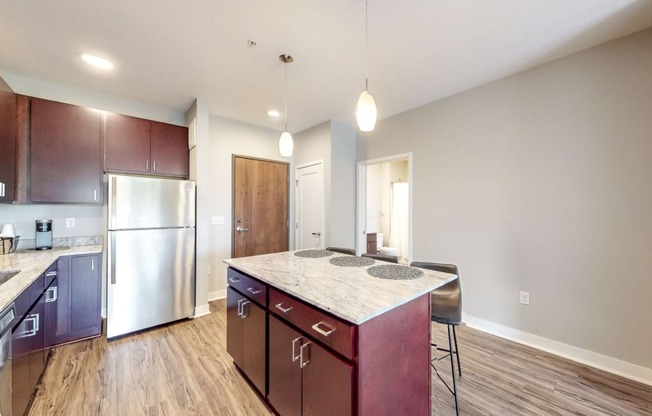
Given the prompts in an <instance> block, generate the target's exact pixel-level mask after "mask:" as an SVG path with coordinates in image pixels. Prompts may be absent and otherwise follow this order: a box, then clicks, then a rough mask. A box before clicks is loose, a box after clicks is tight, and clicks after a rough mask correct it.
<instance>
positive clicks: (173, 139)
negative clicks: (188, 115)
mask: <svg viewBox="0 0 652 416" xmlns="http://www.w3.org/2000/svg"><path fill="white" fill-rule="evenodd" d="M151 137H152V147H151V150H152V173H156V174H158V175H172V176H181V177H184V178H187V177H188V173H189V168H188V128H187V127H182V126H175V125H172V124H165V123H157V122H152V136H151Z"/></svg>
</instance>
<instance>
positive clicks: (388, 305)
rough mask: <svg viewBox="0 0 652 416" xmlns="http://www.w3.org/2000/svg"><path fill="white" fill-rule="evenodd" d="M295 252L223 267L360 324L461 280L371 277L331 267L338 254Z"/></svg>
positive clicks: (430, 274)
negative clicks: (311, 255) (307, 255)
mask: <svg viewBox="0 0 652 416" xmlns="http://www.w3.org/2000/svg"><path fill="white" fill-rule="evenodd" d="M294 253H295V252H293V251H287V252H283V253H275V254H265V255H261V256H252V257H241V258H237V259H229V260H224V262H225V263H226V264H228V265H229V266H231V267H233V268H235V269H238V270H240V271H242V272H244V273H247V274H249V275H251V276H253V277H255V278H257V279H259V280H261V281H263V282H265V283H268V284H269V285H270V286H273V287H276V288H278V289H280V290H282V291H284V292H286V293H289V294H290V295H293V296H295V297H297V298H299V299H301V300H303V301H305V302H307V303H309V304H311V305H314V306H316V307H318V308H320V309H322V310H325V311H328V312H330V313H332V314H333V315H335V316H338V317H340V318H342V319H344V320H346V321H348V322H351V323H354V324H358V325H359V324H361V323H363V322H365V321H367V320H369V319H371V318H373V317H375V316H378V315H381V314H382V313H384V312H387V311H389V310H391V309H393V308H396V307H397V306H400V305H402V304H405V303H407V302H409V301H411V300H413V299H416V298H418V297H419V296H422V295H424V294H426V293H429V292H431V291H432V290H434V289H436V288H438V287H440V286H443V285H444V284H446V283H448V282H450V281H451V280H454V279H456V278H457V276H455V275H453V274H448V273H441V272H435V271H432V270H425V269H421V270H423V276H422V277H420V278H418V279H414V280H386V279H379V278H377V277H373V276H370V275H369V274H368V273H367V268H369V267H370V266H364V267H342V266H337V265H334V264H331V263H330V261H329V260H330V259H331V258H333V257H337V256H343V255H342V254H339V253H334V254H333V256H329V257H321V258H305V257H298V256H295V255H294ZM344 256H346V255H344ZM379 264H389V263H385V262H381V261H376V262H375V265H379Z"/></svg>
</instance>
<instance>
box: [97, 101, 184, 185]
mask: <svg viewBox="0 0 652 416" xmlns="http://www.w3.org/2000/svg"><path fill="white" fill-rule="evenodd" d="M105 143H106V144H105V152H106V165H105V169H106V171H109V172H128V173H149V174H153V175H160V176H175V177H182V178H187V177H188V175H189V164H188V128H187V127H183V126H175V125H172V124H166V123H159V122H156V121H150V120H144V119H140V118H136V117H129V116H123V115H119V114H107V118H106V135H105Z"/></svg>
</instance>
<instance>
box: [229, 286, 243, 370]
mask: <svg viewBox="0 0 652 416" xmlns="http://www.w3.org/2000/svg"><path fill="white" fill-rule="evenodd" d="M243 299H244V296H242V295H240V294H239V293H238V292H236V291H235V290H233V289H231V288H230V287H228V288H227V289H226V351H227V352H228V353H229V354H230V355H231V357H232V358H233V361H234V362H235V363H236V364H237V366H238V367H240V369H241V370H244V320H243V319H241V318H240V316H239V315H238V311H239V305H238V302H241V301H242V300H243Z"/></svg>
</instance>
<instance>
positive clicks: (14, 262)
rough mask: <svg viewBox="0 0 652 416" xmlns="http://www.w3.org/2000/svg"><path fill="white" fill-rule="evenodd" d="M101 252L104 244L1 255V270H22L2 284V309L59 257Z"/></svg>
mask: <svg viewBox="0 0 652 416" xmlns="http://www.w3.org/2000/svg"><path fill="white" fill-rule="evenodd" d="M101 252H102V245H92V246H77V247H71V248H69V249H66V250H44V251H29V252H27V251H23V252H19V253H12V254H7V255H4V256H0V270H1V271H7V270H20V273H18V274H17V275H16V276H14V277H12V278H11V279H10V280H9V281H8V282H6V283H3V284H2V285H0V311H1V310H3V309H4V308H5V307H7V306H8V305H10V304H11V302H13V301H14V300H15V299H16V298H17V297H18V295H20V294H21V293H23V291H24V290H25V289H27V288H28V287H29V285H31V284H32V282H33V281H35V280H36V279H37V278H38V277H39V276H40V275H41V274H42V273H43V272H44V271H45V270H46V269H47V268H48V267H50V265H51V264H52V263H54V262H55V261H57V259H58V258H59V257H62V256H76V255H78V254H97V253H101Z"/></svg>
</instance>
